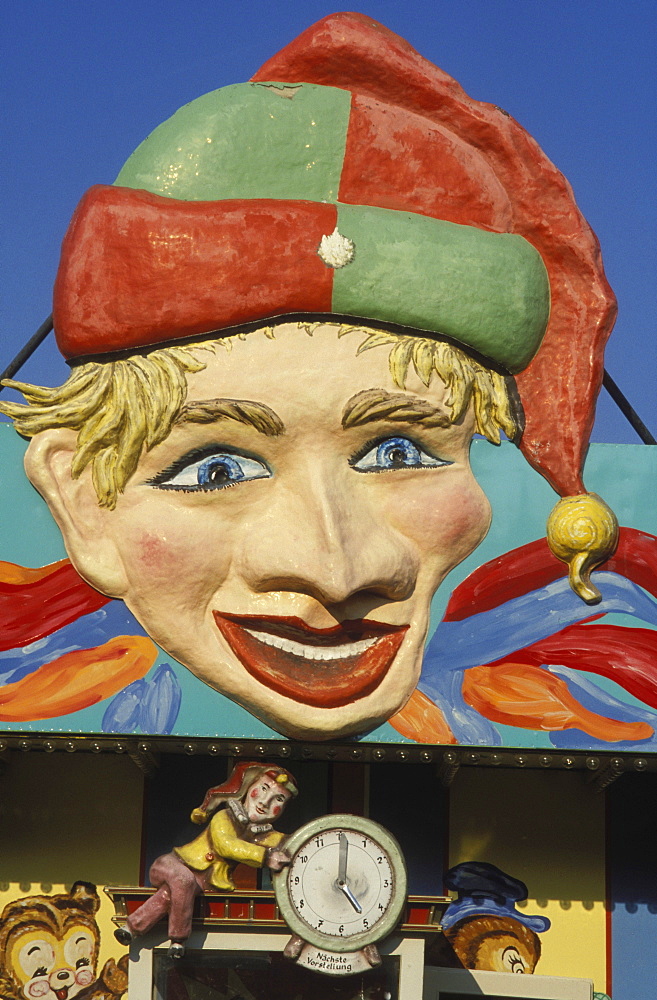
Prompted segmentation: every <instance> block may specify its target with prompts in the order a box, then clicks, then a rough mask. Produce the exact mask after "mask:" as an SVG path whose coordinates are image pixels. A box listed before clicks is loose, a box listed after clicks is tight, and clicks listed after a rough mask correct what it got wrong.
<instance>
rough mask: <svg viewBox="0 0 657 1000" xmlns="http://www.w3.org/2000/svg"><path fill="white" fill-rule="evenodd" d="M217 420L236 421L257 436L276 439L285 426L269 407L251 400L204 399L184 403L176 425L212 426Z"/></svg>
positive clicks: (283, 431)
mask: <svg viewBox="0 0 657 1000" xmlns="http://www.w3.org/2000/svg"><path fill="white" fill-rule="evenodd" d="M217 420H236V421H237V422H238V423H240V424H249V425H250V426H251V427H254V428H255V429H256V430H257V431H258V433H259V434H265V435H266V436H267V437H278V435H279V434H284V433H285V424H284V423H283V421H282V420H281V418H280V417H279V416H278V414H277V413H275V412H274V411H273V410H272V409H271V407H269V406H266V405H265V404H264V403H256V402H254V401H253V400H252V399H221V398H219V399H204V400H202V401H200V402H197V403H186V404H185V406H183V408H182V410H181V411H180V414H179V415H178V417H177V419H176V423H177V424H212V423H215V421H217Z"/></svg>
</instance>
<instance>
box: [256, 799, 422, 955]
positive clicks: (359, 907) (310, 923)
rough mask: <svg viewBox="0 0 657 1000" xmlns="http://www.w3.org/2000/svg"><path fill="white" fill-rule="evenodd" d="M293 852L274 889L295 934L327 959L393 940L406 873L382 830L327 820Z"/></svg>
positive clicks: (368, 823)
mask: <svg viewBox="0 0 657 1000" xmlns="http://www.w3.org/2000/svg"><path fill="white" fill-rule="evenodd" d="M285 850H286V851H287V852H288V853H289V854H290V855H291V856H292V860H291V862H290V864H289V866H288V867H286V868H285V869H283V871H281V872H278V873H277V874H276V875H274V888H275V890H276V899H277V902H278V905H279V908H280V911H281V914H282V915H283V917H284V918H285V921H286V923H287V924H288V926H289V927H290V929H291V930H292V931H294V933H295V934H298V935H299V937H301V938H303V940H304V941H308V942H309V943H310V944H313V945H315V947H317V948H325V949H326V950H327V951H357V950H358V949H359V948H363V947H364V946H365V945H367V944H371V943H373V942H374V941H378V940H379V939H380V938H382V937H385V935H386V934H389V933H390V931H391V930H392V929H393V927H394V926H395V924H396V923H397V921H398V920H399V916H400V914H401V911H402V907H403V905H404V902H405V900H406V868H405V865H404V860H403V857H402V853H401V850H400V848H399V845H398V844H397V841H396V840H395V839H394V837H392V835H391V834H389V833H388V831H387V830H384V828H383V827H382V826H379V824H378V823H374V822H372V820H369V819H363V818H362V817H360V816H350V815H347V814H340V815H332V816H322V817H320V818H319V819H316V820H313V821H312V822H311V823H307V824H306V825H305V826H303V827H301V829H299V830H297V831H296V833H294V834H293V836H292V837H290V838H289V840H288V841H287V842H286V844H285Z"/></svg>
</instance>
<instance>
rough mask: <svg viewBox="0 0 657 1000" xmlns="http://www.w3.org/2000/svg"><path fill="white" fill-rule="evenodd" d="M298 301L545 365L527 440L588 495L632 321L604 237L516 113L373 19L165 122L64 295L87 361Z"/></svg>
mask: <svg viewBox="0 0 657 1000" xmlns="http://www.w3.org/2000/svg"><path fill="white" fill-rule="evenodd" d="M295 315H298V316H313V317H318V318H319V317H323V316H324V317H328V318H339V319H353V320H356V321H358V320H360V321H364V322H367V321H369V322H370V323H371V324H372V325H376V324H377V323H378V324H384V325H386V326H391V327H392V328H403V329H405V330H406V331H410V332H413V331H417V332H418V333H421V334H423V335H429V336H435V337H438V338H445V339H448V340H451V341H454V342H456V343H457V344H459V345H462V346H463V347H464V348H465V349H466V350H469V351H471V352H473V353H475V354H476V355H477V356H480V357H483V358H485V359H487V360H488V361H489V362H490V364H491V365H493V366H496V367H498V368H500V369H502V370H504V371H508V372H510V373H521V372H524V374H521V375H519V377H518V384H519V388H520V393H521V397H522V401H523V405H524V407H525V413H526V429H525V434H524V437H523V442H522V447H523V450H524V451H525V454H526V455H527V457H528V458H529V460H530V462H532V464H534V465H535V466H536V468H538V469H539V471H541V472H542V473H543V474H544V475H546V476H547V478H548V479H549V480H550V482H551V483H552V484H553V485H554V486H555V488H557V489H558V490H559V492H562V493H576V492H579V490H580V488H581V479H580V468H581V461H582V457H583V453H584V449H585V446H586V442H587V441H588V433H589V430H590V425H591V422H592V416H593V399H594V398H595V394H596V393H597V391H598V388H599V384H600V380H601V374H602V346H601V345H602V344H603V343H604V339H605V337H606V335H607V334H608V332H609V330H610V329H611V325H612V323H613V317H614V300H613V296H612V295H611V292H610V290H609V288H608V286H607V284H606V281H605V279H604V274H603V271H602V267H601V264H600V260H599V250H598V245H597V241H596V240H595V237H594V235H593V234H592V232H591V230H590V228H589V227H588V225H587V224H586V222H585V221H584V219H583V218H582V216H581V214H580V213H579V211H578V210H577V207H576V205H575V203H574V200H573V197H572V192H571V190H570V188H569V186H568V184H567V182H566V181H565V180H564V178H563V177H562V175H561V174H560V173H559V172H558V171H557V170H556V168H555V167H554V166H553V165H552V164H551V163H550V162H549V160H548V159H547V158H546V157H545V155H544V154H543V153H542V152H541V150H540V149H539V147H538V146H537V145H536V143H535V142H534V141H533V140H532V139H531V137H530V136H528V135H527V133H526V132H525V131H524V130H523V129H522V128H521V127H520V126H519V125H518V124H517V123H516V122H515V121H514V120H513V119H512V118H511V117H510V116H508V115H507V114H506V113H505V112H504V111H502V110H501V109H499V108H496V107H493V106H492V105H487V104H482V103H480V102H478V101H473V100H472V99H471V98H469V97H468V96H467V95H466V94H465V93H464V91H463V90H462V89H461V87H460V86H459V85H458V84H457V83H456V82H455V81H454V80H452V79H451V77H449V76H448V75H447V74H445V73H443V72H442V71H441V70H439V69H438V68H437V67H435V66H433V65H432V64H431V63H429V62H427V61H426V60H425V59H423V58H422V57H421V56H420V55H418V53H417V52H415V50H414V49H412V48H411V46H410V45H408V43H407V42H405V41H404V40H403V39H401V38H399V37H398V36H396V35H394V34H393V33H392V32H390V31H388V30H387V29H385V28H383V27H382V26H381V25H379V24H377V23H376V22H374V21H372V20H371V19H370V18H367V17H364V16H363V15H359V14H349V13H345V14H336V15H332V16H330V17H328V18H325V19H324V20H323V21H320V22H319V23H318V24H316V25H313V26H312V27H311V28H309V29H308V30H307V31H306V32H304V33H303V34H302V35H300V36H299V38H297V39H296V40H295V41H294V42H292V43H291V44H290V45H289V46H288V47H287V48H285V49H283V50H282V52H280V53H279V54H278V55H277V56H275V57H274V58H273V59H272V60H270V61H269V62H268V63H267V64H266V65H265V66H264V67H263V68H262V69H261V70H260V71H259V72H258V73H257V74H256V76H255V77H254V78H253V80H252V81H251V82H250V83H248V84H239V85H236V86H233V87H226V88H223V89H221V90H218V91H214V92H213V93H211V94H207V95H205V96H204V97H201V98H199V99H198V100H196V101H193V102H192V103H191V104H188V105H186V106H185V107H184V108H182V109H180V111H178V112H177V113H176V114H175V115H174V116H173V117H172V118H170V119H169V120H168V121H166V122H164V123H163V124H162V125H161V126H159V128H157V129H156V130H155V131H154V132H153V133H152V134H151V135H150V136H149V137H148V139H146V140H145V142H144V143H142V145H141V146H139V148H138V149H137V150H136V151H135V153H133V155H132V156H131V157H130V159H129V160H128V161H127V163H126V165H125V166H124V168H123V169H122V171H121V173H120V174H119V177H118V178H117V182H116V185H115V186H113V187H98V188H93V189H91V191H90V192H88V193H87V195H86V196H85V198H84V199H83V200H82V202H81V204H80V206H79V207H78V209H77V211H76V213H75V216H74V218H73V221H72V223H71V227H70V229H69V232H68V234H67V236H66V238H65V241H64V246H63V254H62V263H61V267H60V271H59V274H58V277H57V282H56V288H55V307H54V320H55V330H56V333H57V337H58V341H59V344H60V346H61V349H62V351H63V353H64V354H65V356H66V357H67V358H69V359H70V360H73V361H75V360H80V359H82V358H86V357H89V356H97V355H102V354H111V353H114V352H119V351H126V350H133V349H147V348H151V347H155V346H159V345H162V344H164V343H171V342H176V341H181V340H184V339H188V338H198V337H200V336H204V335H208V334H213V333H217V334H218V335H221V334H222V333H227V332H231V331H234V330H235V328H236V327H240V326H243V325H245V324H247V323H254V322H258V321H263V322H269V321H272V320H275V319H276V318H278V317H291V316H295ZM541 345H542V346H541ZM532 359H534V360H533V361H532ZM528 366H529V367H528ZM566 400H567V403H566ZM565 406H567V408H568V411H567V413H566V412H562V409H563V408H564V407H565ZM559 425H561V426H562V427H567V428H568V430H567V431H565V432H564V433H561V431H559V432H557V430H556V429H557V428H558V427H559Z"/></svg>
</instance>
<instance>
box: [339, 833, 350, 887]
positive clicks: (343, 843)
mask: <svg viewBox="0 0 657 1000" xmlns="http://www.w3.org/2000/svg"><path fill="white" fill-rule="evenodd" d="M339 839H340V853H339V854H338V885H339V886H340V887H342V886H344V883H345V881H346V879H347V851H348V850H349V841H348V840H347V838H346V836H345V834H344V833H342V832H340V838H339Z"/></svg>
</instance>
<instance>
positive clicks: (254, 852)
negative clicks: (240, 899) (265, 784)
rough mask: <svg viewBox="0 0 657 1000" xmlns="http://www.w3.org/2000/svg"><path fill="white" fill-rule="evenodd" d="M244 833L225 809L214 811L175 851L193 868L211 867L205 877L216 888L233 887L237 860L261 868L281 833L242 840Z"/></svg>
mask: <svg viewBox="0 0 657 1000" xmlns="http://www.w3.org/2000/svg"><path fill="white" fill-rule="evenodd" d="M245 836H248V834H247V833H246V832H245V833H238V830H237V824H236V822H235V820H234V818H233V816H232V815H231V814H230V812H229V811H228V809H220V810H219V812H217V813H215V814H214V816H213V817H212V819H211V820H210V822H209V823H208V825H207V826H206V827H205V829H204V830H203V832H202V833H201V834H199V836H198V837H196V839H195V840H192V841H191V843H189V844H185V845H184V846H183V847H175V848H174V851H175V853H176V854H177V855H178V857H179V858H180V860H181V861H184V862H185V864H186V865H187V866H188V867H189V868H193V869H194V870H195V871H199V872H204V871H206V870H207V869H208V868H210V869H211V872H210V876H209V878H208V881H209V883H210V884H211V885H213V886H214V887H215V888H216V889H223V890H224V891H226V890H227V889H228V890H230V889H234V888H235V885H234V883H233V882H232V880H231V878H230V875H231V872H232V870H233V868H234V867H235V865H237V864H239V863H240V862H241V863H242V864H245V865H251V867H252V868H262V866H263V864H264V862H265V853H266V850H267V848H268V847H276V846H277V845H278V844H280V842H281V840H283V837H284V834H282V833H279V832H278V831H277V830H269V831H267V833H263V834H255V835H254V837H253V840H245V839H244V837H245Z"/></svg>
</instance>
